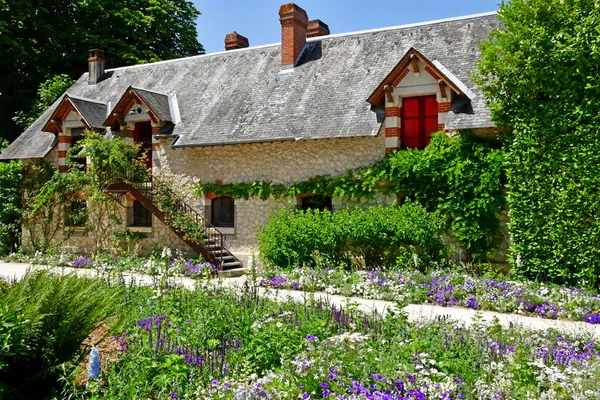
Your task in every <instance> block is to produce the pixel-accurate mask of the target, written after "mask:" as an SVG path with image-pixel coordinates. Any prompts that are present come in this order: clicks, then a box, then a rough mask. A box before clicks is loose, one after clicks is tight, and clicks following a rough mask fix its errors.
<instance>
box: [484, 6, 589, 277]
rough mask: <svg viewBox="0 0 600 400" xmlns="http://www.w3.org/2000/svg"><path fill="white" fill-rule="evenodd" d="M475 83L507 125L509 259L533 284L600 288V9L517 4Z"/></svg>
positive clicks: (503, 14)
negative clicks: (531, 279)
mask: <svg viewBox="0 0 600 400" xmlns="http://www.w3.org/2000/svg"><path fill="white" fill-rule="evenodd" d="M499 18H500V20H501V21H502V22H503V25H504V26H503V28H501V29H498V30H496V31H495V32H493V33H492V34H491V36H490V37H489V40H488V41H487V42H486V43H484V44H483V46H482V51H483V52H482V61H481V62H480V65H479V79H478V80H479V84H480V86H481V88H482V89H483V91H484V93H485V94H486V96H487V98H488V100H489V101H490V105H491V108H492V112H493V116H494V119H495V122H496V124H497V125H499V126H502V127H506V129H507V132H506V140H505V142H506V144H507V146H508V149H509V154H510V155H509V160H508V172H507V174H508V182H509V205H510V218H511V222H510V231H511V240H512V257H513V263H514V265H515V268H516V270H517V271H518V272H519V273H521V274H523V275H525V276H528V277H531V278H537V279H541V280H551V281H554V282H557V283H570V284H576V285H582V284H587V285H592V284H596V285H598V284H599V283H600V279H599V278H598V277H599V276H600V218H598V216H599V215H600V135H598V128H600V6H599V5H598V2H597V1H591V0H511V1H508V2H507V3H503V4H502V6H501V9H500V13H499Z"/></svg>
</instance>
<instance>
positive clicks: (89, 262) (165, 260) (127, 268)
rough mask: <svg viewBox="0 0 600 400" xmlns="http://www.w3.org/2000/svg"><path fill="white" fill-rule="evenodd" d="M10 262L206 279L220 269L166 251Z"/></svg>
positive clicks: (22, 257)
mask: <svg viewBox="0 0 600 400" xmlns="http://www.w3.org/2000/svg"><path fill="white" fill-rule="evenodd" d="M6 260H7V261H15V262H26V263H31V264H37V265H49V266H68V267H72V268H88V269H96V270H99V271H102V272H116V273H118V272H138V273H142V274H148V275H159V274H168V275H169V276H186V277H189V278H207V277H211V276H213V275H214V274H215V273H216V272H217V271H218V268H217V267H216V266H215V265H213V264H211V263H209V262H206V261H204V260H203V259H202V258H198V259H190V258H186V257H184V256H183V255H182V254H180V253H176V254H172V253H171V251H170V250H169V249H163V251H162V252H161V253H159V254H156V255H153V256H149V257H138V256H134V255H124V256H121V257H117V256H114V255H110V254H97V255H95V256H81V255H77V254H71V253H59V254H42V253H36V254H34V255H24V254H18V253H17V254H12V255H10V256H8V257H7V258H6Z"/></svg>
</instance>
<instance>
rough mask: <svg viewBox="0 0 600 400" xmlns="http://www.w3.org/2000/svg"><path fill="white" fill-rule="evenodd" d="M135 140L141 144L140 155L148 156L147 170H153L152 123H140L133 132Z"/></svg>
mask: <svg viewBox="0 0 600 400" xmlns="http://www.w3.org/2000/svg"><path fill="white" fill-rule="evenodd" d="M133 140H134V141H135V143H140V144H141V145H142V146H141V148H140V154H145V156H146V168H147V169H149V170H152V124H151V123H150V122H138V123H136V124H135V129H134V131H133Z"/></svg>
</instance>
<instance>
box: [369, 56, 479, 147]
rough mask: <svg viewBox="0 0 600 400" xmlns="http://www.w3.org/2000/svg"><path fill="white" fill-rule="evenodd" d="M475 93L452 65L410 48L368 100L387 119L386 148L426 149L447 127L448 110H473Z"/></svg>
mask: <svg viewBox="0 0 600 400" xmlns="http://www.w3.org/2000/svg"><path fill="white" fill-rule="evenodd" d="M474 99H475V94H474V93H473V92H472V91H471V90H470V89H469V88H468V86H467V85H465V84H464V83H463V82H461V81H460V79H458V78H457V77H456V75H454V74H453V73H452V72H451V71H450V70H449V69H448V68H446V67H445V66H444V65H442V63H440V62H439V61H437V60H434V61H430V60H429V59H428V58H427V57H425V56H424V55H423V54H421V53H420V52H419V51H418V50H416V49H414V48H410V49H409V50H408V51H407V52H406V54H405V55H404V57H402V59H401V60H400V62H399V63H398V64H397V65H396V66H395V67H394V69H393V70H392V71H391V72H390V73H389V74H388V75H387V76H386V77H385V79H384V80H383V81H382V82H381V83H380V84H379V86H378V87H377V88H376V89H375V91H374V92H373V93H372V94H371V96H369V98H368V100H367V101H368V102H369V103H370V104H371V108H372V109H373V111H374V112H375V113H377V116H378V119H379V120H380V122H381V121H383V120H385V137H386V145H385V147H386V152H389V151H394V150H398V149H403V148H418V149H422V148H424V147H426V146H427V145H428V144H429V140H430V135H431V134H432V133H433V132H437V131H444V130H445V129H446V126H445V125H446V120H447V116H448V112H450V111H453V112H455V113H472V108H471V106H470V105H471V101H472V100H474Z"/></svg>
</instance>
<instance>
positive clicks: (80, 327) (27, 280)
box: [0, 271, 119, 399]
mask: <svg viewBox="0 0 600 400" xmlns="http://www.w3.org/2000/svg"><path fill="white" fill-rule="evenodd" d="M118 294H119V291H118V290H114V289H113V290H111V291H110V292H109V291H108V290H107V288H106V286H105V285H104V284H102V283H101V282H100V281H98V280H93V279H83V278H78V277H77V275H75V274H71V275H64V276H58V275H53V274H52V273H50V272H47V271H38V272H33V273H29V274H28V275H26V276H25V277H24V278H23V280H21V281H20V282H18V283H15V284H14V285H12V286H11V287H10V289H9V290H8V292H7V293H5V294H0V304H2V310H1V312H2V314H1V315H0V340H2V346H3V347H2V355H1V356H0V390H1V392H0V394H1V395H5V396H7V397H9V398H12V399H33V398H35V399H40V398H44V397H46V396H48V395H49V394H50V393H52V392H53V390H55V389H57V381H58V378H59V376H60V374H61V372H62V371H61V369H62V367H63V366H67V367H68V365H76V364H77V363H78V362H79V361H80V360H81V359H82V357H83V355H84V353H83V352H84V351H85V350H84V349H83V347H82V345H81V344H82V342H83V340H84V339H85V338H86V337H87V336H88V335H89V334H90V333H91V332H92V331H93V329H94V328H95V327H96V326H97V325H98V324H99V323H100V322H101V321H103V320H104V319H105V318H107V317H108V316H109V315H110V313H111V312H112V308H113V306H114V304H115V300H116V297H117V296H118ZM71 362H73V364H69V363H71ZM0 397H1V396H0Z"/></svg>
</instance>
